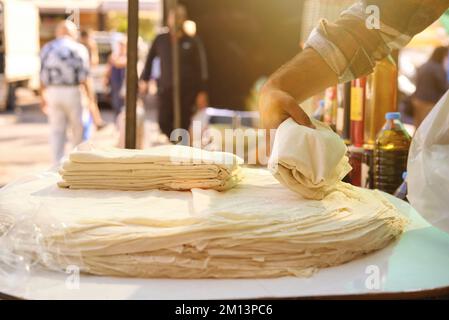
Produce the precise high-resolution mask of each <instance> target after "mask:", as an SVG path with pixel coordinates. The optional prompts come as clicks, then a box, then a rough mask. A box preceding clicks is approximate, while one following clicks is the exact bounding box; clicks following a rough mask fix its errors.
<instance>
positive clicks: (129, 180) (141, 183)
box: [58, 144, 242, 191]
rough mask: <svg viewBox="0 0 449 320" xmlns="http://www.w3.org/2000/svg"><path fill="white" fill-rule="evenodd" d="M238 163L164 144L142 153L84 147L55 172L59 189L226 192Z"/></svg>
mask: <svg viewBox="0 0 449 320" xmlns="http://www.w3.org/2000/svg"><path fill="white" fill-rule="evenodd" d="M241 162H242V160H241V159H239V158H238V157H236V156H235V155H233V154H230V153H224V152H209V151H205V150H200V149H195V148H190V147H185V146H175V145H166V146H160V147H156V148H151V149H147V150H128V149H117V148H100V147H95V146H93V145H90V144H84V145H81V146H80V147H78V148H77V149H75V150H74V151H73V152H72V153H70V155H69V160H68V161H65V162H64V163H63V165H62V168H61V170H60V174H61V177H62V181H60V182H58V185H59V186H60V187H61V188H70V189H109V190H123V191H142V190H150V189H161V190H191V189H193V188H201V189H214V190H219V191H223V190H228V189H230V188H233V187H234V186H235V185H236V184H237V183H238V181H239V180H240V178H241V175H240V172H241V170H240V167H239V164H240V163H241Z"/></svg>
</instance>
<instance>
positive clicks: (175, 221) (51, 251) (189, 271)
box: [0, 168, 406, 278]
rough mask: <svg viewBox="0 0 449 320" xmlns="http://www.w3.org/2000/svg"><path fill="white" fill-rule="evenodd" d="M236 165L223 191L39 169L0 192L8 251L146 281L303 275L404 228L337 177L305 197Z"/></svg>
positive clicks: (386, 207) (390, 209)
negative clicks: (237, 176)
mask: <svg viewBox="0 0 449 320" xmlns="http://www.w3.org/2000/svg"><path fill="white" fill-rule="evenodd" d="M243 171H244V177H245V178H244V179H243V181H242V182H241V183H240V184H239V185H238V186H236V187H235V188H234V189H231V190H228V191H226V192H217V191H215V190H203V189H193V190H192V191H191V192H175V191H161V190H149V191H141V192H133V191H128V192H120V191H109V190H105V191H102V190H70V189H60V188H58V187H56V184H55V183H56V181H57V180H58V174H57V173H45V174H41V175H39V176H38V177H35V178H32V179H28V180H25V181H21V182H18V183H15V184H12V185H9V186H6V187H5V188H3V189H2V190H1V191H0V224H1V221H9V225H14V223H15V224H16V227H15V228H14V229H13V230H14V232H9V233H8V236H9V237H10V238H11V240H13V242H14V245H15V250H17V251H18V252H20V251H22V252H24V253H28V254H34V255H36V258H37V259H39V260H40V263H41V264H44V265H46V266H47V267H48V268H50V269H55V270H63V269H64V268H65V267H66V266H67V265H77V266H79V267H80V268H81V270H82V271H84V272H86V273H91V274H97V275H109V276H124V277H146V278H161V277H162V278H264V277H281V276H288V275H295V276H310V275H312V274H313V273H314V272H315V271H317V270H318V269H319V268H325V267H329V266H334V265H338V264H342V263H345V262H348V261H350V260H353V259H355V258H357V257H359V256H362V255H364V254H367V253H369V252H372V251H375V250H379V249H381V248H383V247H385V246H386V245H387V244H388V243H390V242H391V241H393V240H394V239H395V238H396V237H398V236H399V235H400V234H401V233H402V231H403V230H404V227H405V225H406V221H405V219H404V218H403V217H402V216H401V214H400V213H399V212H398V211H397V209H396V208H395V207H394V206H393V205H392V204H391V203H390V202H388V201H387V200H386V199H385V198H384V197H383V196H382V195H381V194H380V193H379V192H376V191H368V190H363V189H358V188H355V187H353V186H350V185H347V184H344V183H339V184H338V186H337V187H336V189H335V190H334V191H333V192H331V193H330V194H328V195H327V196H326V197H325V198H324V199H323V200H322V201H315V200H305V199H303V198H302V197H300V196H299V195H298V194H296V193H294V192H291V191H290V190H288V189H285V188H284V187H283V186H282V185H280V184H279V183H278V182H277V181H276V180H275V179H274V178H273V177H272V175H271V174H270V172H269V171H268V170H263V169H248V168H244V169H243ZM11 221H13V223H11ZM7 228H8V227H7V226H4V227H3V229H2V228H1V227H0V230H6V229H7ZM36 239H39V241H36Z"/></svg>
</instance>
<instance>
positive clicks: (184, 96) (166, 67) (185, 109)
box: [140, 5, 208, 137]
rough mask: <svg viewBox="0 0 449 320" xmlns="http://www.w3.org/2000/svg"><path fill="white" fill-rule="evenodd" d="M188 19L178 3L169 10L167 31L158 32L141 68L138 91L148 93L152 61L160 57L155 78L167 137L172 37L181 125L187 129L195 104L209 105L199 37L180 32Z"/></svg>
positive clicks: (170, 118) (170, 119)
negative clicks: (176, 69) (177, 57)
mask: <svg viewBox="0 0 449 320" xmlns="http://www.w3.org/2000/svg"><path fill="white" fill-rule="evenodd" d="M186 19H187V11H186V8H185V7H184V6H182V5H178V6H177V8H176V9H175V10H172V11H170V13H169V17H168V29H169V30H168V32H165V33H162V34H160V35H158V36H157V37H156V38H155V40H154V42H153V44H152V46H151V49H150V51H149V53H148V56H147V59H146V63H145V67H144V70H143V72H142V75H141V77H140V91H141V93H142V94H146V93H147V92H148V82H149V80H150V78H151V73H152V66H153V60H154V59H155V58H156V57H159V59H160V69H161V70H160V77H159V79H158V80H157V84H158V97H159V126H160V128H161V131H162V132H163V133H164V134H166V135H167V136H168V137H170V134H171V132H172V131H173V130H174V129H177V128H174V124H173V121H174V120H173V119H174V107H173V104H174V102H173V86H174V85H173V65H172V48H173V42H174V41H175V39H177V40H178V43H179V45H178V48H179V68H180V105H181V128H182V129H185V130H188V129H189V127H190V121H191V118H192V115H193V113H194V106H195V105H196V107H197V108H198V109H202V108H205V107H206V106H207V104H208V96H207V93H206V86H207V65H206V61H205V54H204V48H203V46H202V43H201V40H200V39H199V38H198V37H197V36H194V37H191V36H188V35H187V34H185V32H184V31H183V25H184V22H185V21H186ZM175 24H176V26H177V28H176V30H178V33H177V34H174V31H173V30H174V29H175V28H174V26H175Z"/></svg>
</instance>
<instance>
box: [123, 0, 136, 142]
mask: <svg viewBox="0 0 449 320" xmlns="http://www.w3.org/2000/svg"><path fill="white" fill-rule="evenodd" d="M138 37H139V0H128V42H127V46H128V49H127V64H126V130H125V131H126V133H125V148H126V149H135V148H136V123H137V121H136V104H137V79H138V75H137V59H138V51H137V41H138Z"/></svg>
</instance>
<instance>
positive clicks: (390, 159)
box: [374, 112, 412, 194]
mask: <svg viewBox="0 0 449 320" xmlns="http://www.w3.org/2000/svg"><path fill="white" fill-rule="evenodd" d="M385 118H386V120H387V122H386V123H385V125H384V127H383V128H382V130H381V132H380V133H379V134H378V136H377V139H376V144H375V147H374V188H376V189H379V190H381V191H384V192H387V193H390V194H394V192H395V191H396V190H397V188H398V187H399V186H400V185H401V184H402V181H403V179H402V174H403V173H404V171H406V170H407V157H408V151H409V148H410V143H411V140H412V139H411V137H410V135H409V134H408V132H407V131H406V130H405V128H404V125H403V124H402V122H401V114H400V113H399V112H389V113H387V114H386V115H385Z"/></svg>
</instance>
